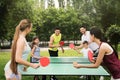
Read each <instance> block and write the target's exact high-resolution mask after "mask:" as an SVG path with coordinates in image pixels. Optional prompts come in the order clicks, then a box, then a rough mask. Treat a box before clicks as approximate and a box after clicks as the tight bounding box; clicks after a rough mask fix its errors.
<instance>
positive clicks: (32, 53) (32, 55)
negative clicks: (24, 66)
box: [31, 46, 40, 59]
mask: <svg viewBox="0 0 120 80" xmlns="http://www.w3.org/2000/svg"><path fill="white" fill-rule="evenodd" d="M36 47H37V46H34V47H33V48H32V51H31V57H34V58H36V59H40V57H38V56H35V55H34V52H35V49H36Z"/></svg>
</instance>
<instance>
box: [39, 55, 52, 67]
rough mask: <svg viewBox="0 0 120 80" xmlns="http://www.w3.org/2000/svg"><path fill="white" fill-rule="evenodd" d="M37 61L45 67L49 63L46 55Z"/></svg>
mask: <svg viewBox="0 0 120 80" xmlns="http://www.w3.org/2000/svg"><path fill="white" fill-rule="evenodd" d="M39 62H40V65H41V66H42V67H46V66H48V65H49V64H50V60H49V58H48V57H41V58H40V61H39Z"/></svg>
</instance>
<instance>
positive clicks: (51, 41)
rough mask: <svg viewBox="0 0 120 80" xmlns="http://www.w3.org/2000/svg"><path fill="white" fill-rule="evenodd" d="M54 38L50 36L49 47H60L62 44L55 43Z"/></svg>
mask: <svg viewBox="0 0 120 80" xmlns="http://www.w3.org/2000/svg"><path fill="white" fill-rule="evenodd" d="M53 41H54V38H53V37H52V36H51V37H50V42H49V47H50V48H55V47H60V45H53Z"/></svg>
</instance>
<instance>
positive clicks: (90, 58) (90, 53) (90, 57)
mask: <svg viewBox="0 0 120 80" xmlns="http://www.w3.org/2000/svg"><path fill="white" fill-rule="evenodd" d="M88 59H89V61H90V62H93V52H92V51H90V50H89V51H88Z"/></svg>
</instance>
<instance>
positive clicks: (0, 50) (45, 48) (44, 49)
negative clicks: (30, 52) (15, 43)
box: [0, 47, 70, 52]
mask: <svg viewBox="0 0 120 80" xmlns="http://www.w3.org/2000/svg"><path fill="white" fill-rule="evenodd" d="M40 49H41V51H46V50H48V47H43V48H42V47H41V48H40ZM59 49H60V48H59ZM64 49H65V50H66V49H70V48H69V47H64ZM10 51H11V49H0V52H10Z"/></svg>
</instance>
